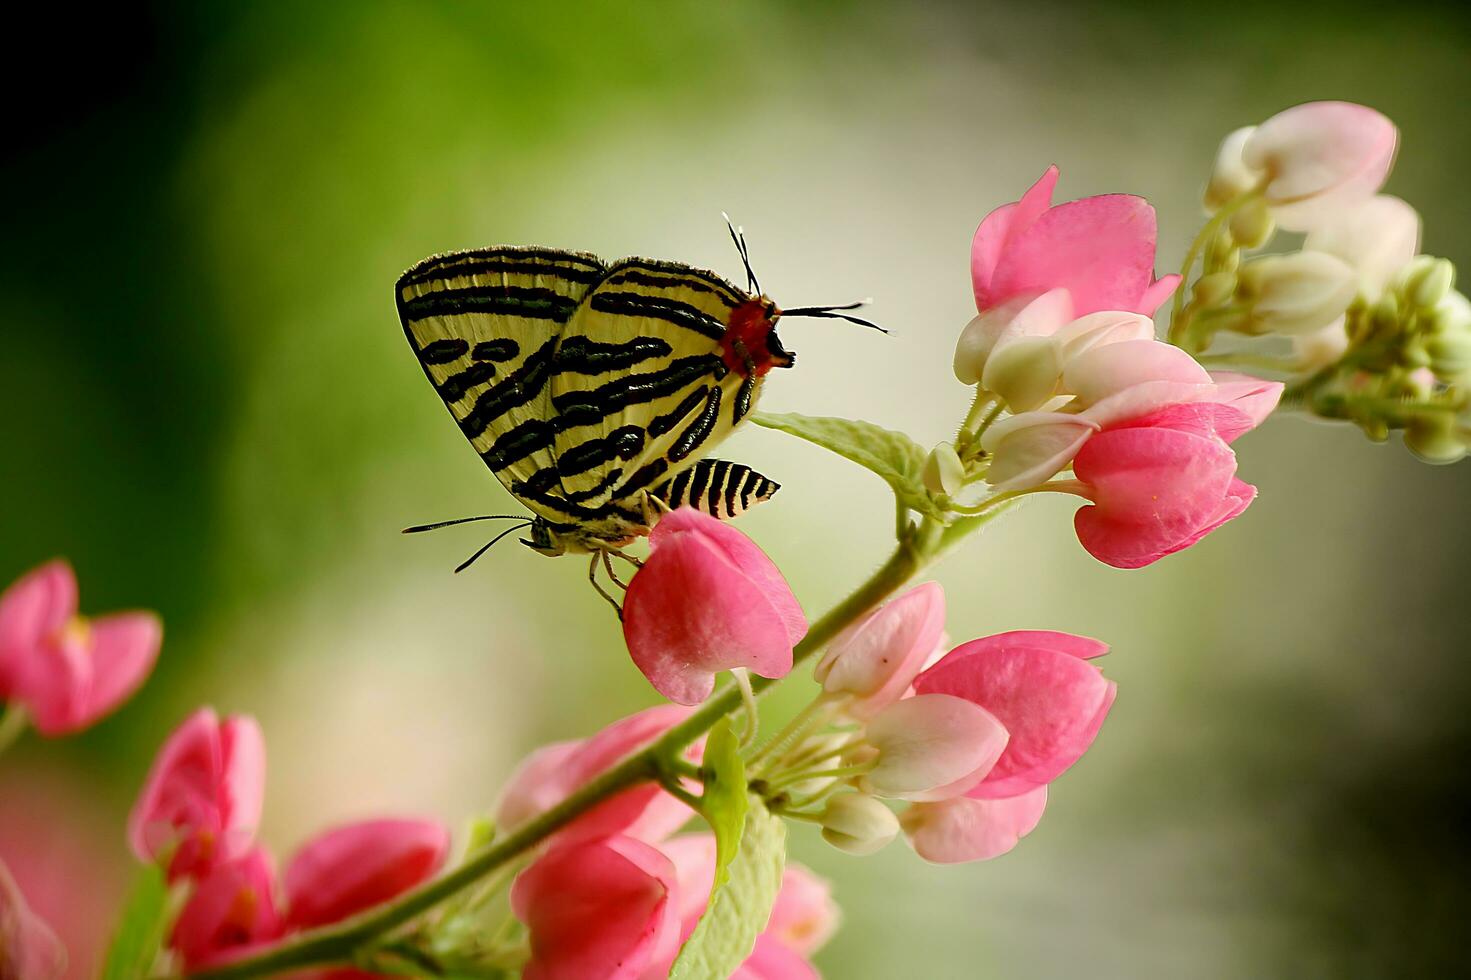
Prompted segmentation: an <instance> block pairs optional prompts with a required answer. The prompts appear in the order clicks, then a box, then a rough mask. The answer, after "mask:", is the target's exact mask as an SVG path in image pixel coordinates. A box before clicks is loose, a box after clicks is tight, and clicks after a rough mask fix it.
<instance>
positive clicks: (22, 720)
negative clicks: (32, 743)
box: [0, 704, 31, 755]
mask: <svg viewBox="0 0 1471 980" xmlns="http://www.w3.org/2000/svg"><path fill="white" fill-rule="evenodd" d="M30 723H31V719H30V716H29V715H27V714H26V709H25V708H22V707H21V706H20V705H18V704H12V705H10V707H8V708H6V709H5V714H4V715H3V716H0V755H3V754H4V753H5V750H6V749H8V748H10V746H11V745H13V744H15V740H16V739H18V738H20V737H21V735H22V734H23V733H24V732H25V730H26V727H27V726H28V725H29V724H30Z"/></svg>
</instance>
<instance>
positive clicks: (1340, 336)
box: [1292, 317, 1348, 371]
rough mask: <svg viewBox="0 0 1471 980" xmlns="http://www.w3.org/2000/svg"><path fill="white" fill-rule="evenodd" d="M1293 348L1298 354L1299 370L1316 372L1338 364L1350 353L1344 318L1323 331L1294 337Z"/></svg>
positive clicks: (1335, 321) (1340, 318)
mask: <svg viewBox="0 0 1471 980" xmlns="http://www.w3.org/2000/svg"><path fill="white" fill-rule="evenodd" d="M1292 348H1293V350H1294V351H1295V352H1296V354H1297V365H1298V369H1299V370H1302V371H1316V370H1318V369H1319V368H1325V367H1327V366H1328V365H1330V364H1336V363H1338V361H1339V359H1340V358H1342V357H1343V355H1344V354H1346V353H1348V331H1347V330H1346V329H1345V328H1344V318H1343V317H1339V318H1338V319H1337V320H1334V321H1333V322H1332V323H1330V324H1328V326H1326V327H1323V328H1322V329H1321V330H1314V331H1313V332H1312V333H1305V334H1299V335H1298V336H1296V337H1293V338H1292Z"/></svg>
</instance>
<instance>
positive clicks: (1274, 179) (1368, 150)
mask: <svg viewBox="0 0 1471 980" xmlns="http://www.w3.org/2000/svg"><path fill="white" fill-rule="evenodd" d="M1238 142H1239V144H1240V149H1241V163H1242V164H1243V165H1244V166H1245V168H1246V169H1247V170H1248V171H1250V172H1251V173H1253V174H1255V175H1257V176H1258V178H1259V180H1260V181H1261V182H1262V187H1263V194H1264V197H1265V199H1266V201H1267V203H1268V204H1269V205H1270V206H1271V208H1272V214H1273V216H1274V217H1275V218H1276V219H1277V223H1278V224H1280V225H1281V226H1282V227H1283V228H1286V229H1288V230H1289V231H1308V230H1309V229H1311V228H1312V227H1314V226H1315V225H1316V224H1317V223H1319V222H1320V221H1322V220H1323V219H1324V218H1325V217H1328V216H1330V215H1332V214H1333V213H1334V211H1335V210H1337V209H1338V208H1340V207H1342V206H1343V205H1345V204H1349V203H1351V202H1354V201H1357V200H1359V199H1362V198H1367V197H1369V196H1370V195H1372V194H1373V193H1374V192H1375V191H1377V190H1378V189H1379V188H1380V187H1381V186H1383V184H1384V180H1385V178H1386V177H1388V176H1389V171H1390V168H1391V167H1393V166H1394V155H1395V150H1396V148H1397V146H1398V144H1399V132H1398V131H1397V130H1396V129H1395V127H1394V123H1392V122H1390V121H1389V120H1388V119H1387V118H1385V117H1384V116H1383V115H1382V114H1381V113H1379V112H1376V111H1375V110H1373V109H1370V108H1369V107H1367V106H1362V105H1356V104H1354V103H1352V102H1308V103H1305V104H1303V105H1297V106H1293V107H1292V108H1290V109H1284V110H1283V111H1282V112H1279V113H1277V114H1276V115H1275V116H1273V117H1272V118H1270V119H1268V120H1267V121H1266V122H1264V123H1262V124H1261V125H1260V126H1258V127H1256V129H1255V130H1254V131H1252V132H1251V133H1250V134H1249V135H1247V136H1246V137H1245V138H1244V139H1241V140H1238Z"/></svg>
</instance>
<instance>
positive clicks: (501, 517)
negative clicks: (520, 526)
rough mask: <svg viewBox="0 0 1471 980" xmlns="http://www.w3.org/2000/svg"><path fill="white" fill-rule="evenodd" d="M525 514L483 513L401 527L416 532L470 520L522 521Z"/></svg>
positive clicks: (407, 531)
mask: <svg viewBox="0 0 1471 980" xmlns="http://www.w3.org/2000/svg"><path fill="white" fill-rule="evenodd" d="M524 520H526V515H525V514H484V515H482V516H480V517H456V518H455V519H454V520H452V521H437V522H436V523H434V524H415V525H414V526H413V527H406V528H404V529H403V533H404V534H418V533H419V532H421V531H437V530H439V529H440V528H442V527H453V526H454V525H456V524H469V523H471V522H472V521H524Z"/></svg>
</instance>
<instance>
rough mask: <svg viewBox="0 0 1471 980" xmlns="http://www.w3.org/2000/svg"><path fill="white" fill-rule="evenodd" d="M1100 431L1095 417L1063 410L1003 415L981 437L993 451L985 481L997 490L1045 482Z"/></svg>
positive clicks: (983, 445)
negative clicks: (1091, 417) (1002, 417)
mask: <svg viewBox="0 0 1471 980" xmlns="http://www.w3.org/2000/svg"><path fill="white" fill-rule="evenodd" d="M1097 431H1098V423H1096V422H1094V421H1093V420H1092V419H1089V418H1087V417H1085V416H1082V415H1066V414H1063V413H1061V412H1024V413H1022V414H1021V415H1013V416H1010V417H1009V418H1004V419H1002V420H1001V421H999V422H997V423H996V424H995V425H992V426H991V428H990V429H988V430H987V431H986V434H985V435H984V436H982V437H981V446H982V447H983V448H984V449H985V450H986V451H987V452H989V453H991V454H992V460H991V468H990V469H989V470H987V471H986V481H987V482H988V483H990V484H991V488H992V489H993V490H996V491H1006V490H1021V489H1025V488H1026V487H1032V486H1036V485H1037V484H1039V483H1043V482H1045V481H1047V480H1048V479H1050V478H1051V477H1052V476H1053V475H1055V474H1056V473H1057V472H1058V471H1059V470H1061V469H1062V468H1063V467H1065V466H1067V464H1068V463H1069V462H1071V461H1072V459H1073V457H1074V456H1075V455H1077V453H1078V451H1079V450H1080V449H1082V448H1083V446H1084V445H1085V444H1086V443H1087V441H1088V439H1089V437H1091V436H1092V435H1093V434H1094V433H1095V432H1097Z"/></svg>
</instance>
